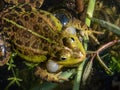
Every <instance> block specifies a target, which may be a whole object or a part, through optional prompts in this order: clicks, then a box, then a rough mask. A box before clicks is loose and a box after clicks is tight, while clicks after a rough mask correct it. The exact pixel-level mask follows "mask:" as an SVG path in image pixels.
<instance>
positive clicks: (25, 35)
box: [22, 31, 31, 38]
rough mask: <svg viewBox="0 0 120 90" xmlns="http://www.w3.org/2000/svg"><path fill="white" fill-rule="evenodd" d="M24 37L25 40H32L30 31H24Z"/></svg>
mask: <svg viewBox="0 0 120 90" xmlns="http://www.w3.org/2000/svg"><path fill="white" fill-rule="evenodd" d="M22 36H23V37H24V38H30V36H31V33H30V32H28V31H23V33H22Z"/></svg>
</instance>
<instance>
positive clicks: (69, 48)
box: [0, 0, 86, 81]
mask: <svg viewBox="0 0 120 90" xmlns="http://www.w3.org/2000/svg"><path fill="white" fill-rule="evenodd" d="M5 2H7V3H10V4H12V7H11V6H10V7H9V8H5V9H4V10H3V11H1V12H0V66H3V65H5V64H6V63H7V62H8V61H9V59H10V56H11V54H12V52H16V53H17V54H18V55H19V56H20V57H21V58H23V59H24V60H26V61H28V62H33V63H42V62H46V70H47V71H46V70H43V69H41V67H40V68H39V71H40V72H39V74H40V77H41V78H43V79H45V80H47V81H55V80H54V79H57V80H59V78H58V76H55V75H54V74H53V73H56V72H58V71H61V70H62V68H64V67H72V66H75V65H77V64H78V63H81V62H82V61H83V60H84V59H85V57H86V53H85V50H84V48H83V45H82V43H81V42H80V40H79V38H78V37H77V35H76V31H74V33H73V32H72V31H70V28H69V27H70V25H71V24H72V23H71V24H70V25H69V24H68V25H66V27H63V25H62V24H61V22H60V21H59V20H58V19H57V18H56V17H55V16H54V15H53V14H52V13H50V12H48V11H45V10H41V9H40V7H41V5H42V3H43V0H5ZM37 74H38V73H37ZM43 74H44V75H43ZM46 76H48V78H46ZM49 78H52V79H49Z"/></svg>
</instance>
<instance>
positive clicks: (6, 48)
mask: <svg viewBox="0 0 120 90" xmlns="http://www.w3.org/2000/svg"><path fill="white" fill-rule="evenodd" d="M10 55H11V46H10V44H8V42H7V41H5V40H4V38H3V36H2V34H1V33H0V66H3V65H5V64H6V63H7V62H8V60H9V59H10Z"/></svg>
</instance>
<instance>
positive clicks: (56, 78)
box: [35, 67, 68, 83]
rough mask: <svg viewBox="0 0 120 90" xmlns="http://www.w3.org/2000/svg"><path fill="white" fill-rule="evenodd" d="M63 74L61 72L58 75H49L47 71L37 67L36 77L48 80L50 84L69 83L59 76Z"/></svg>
mask: <svg viewBox="0 0 120 90" xmlns="http://www.w3.org/2000/svg"><path fill="white" fill-rule="evenodd" d="M60 74H61V72H59V73H57V74H53V73H49V72H47V70H44V69H42V68H40V67H37V70H36V72H35V75H36V76H38V77H40V78H41V79H43V80H46V81H48V82H57V83H60V82H61V80H63V81H68V79H66V78H64V77H60V76H59V75H60Z"/></svg>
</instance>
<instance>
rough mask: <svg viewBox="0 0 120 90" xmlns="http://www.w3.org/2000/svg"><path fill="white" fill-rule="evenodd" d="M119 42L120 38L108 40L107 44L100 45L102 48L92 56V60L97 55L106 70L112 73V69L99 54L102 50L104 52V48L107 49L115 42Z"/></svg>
mask: <svg viewBox="0 0 120 90" xmlns="http://www.w3.org/2000/svg"><path fill="white" fill-rule="evenodd" d="M118 42H120V40H113V41H111V42H108V43H107V44H105V45H103V46H102V47H100V48H99V49H98V50H97V51H96V53H95V54H94V55H93V56H92V58H91V61H93V60H94V58H95V57H96V56H97V59H98V61H99V62H100V64H101V65H102V66H103V67H104V68H105V70H107V71H108V72H110V73H112V72H111V70H110V69H109V68H108V67H107V66H106V65H105V63H104V62H103V61H102V60H101V58H100V56H99V54H100V52H102V51H103V50H105V49H107V48H109V47H111V46H113V45H114V44H116V43H118Z"/></svg>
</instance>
